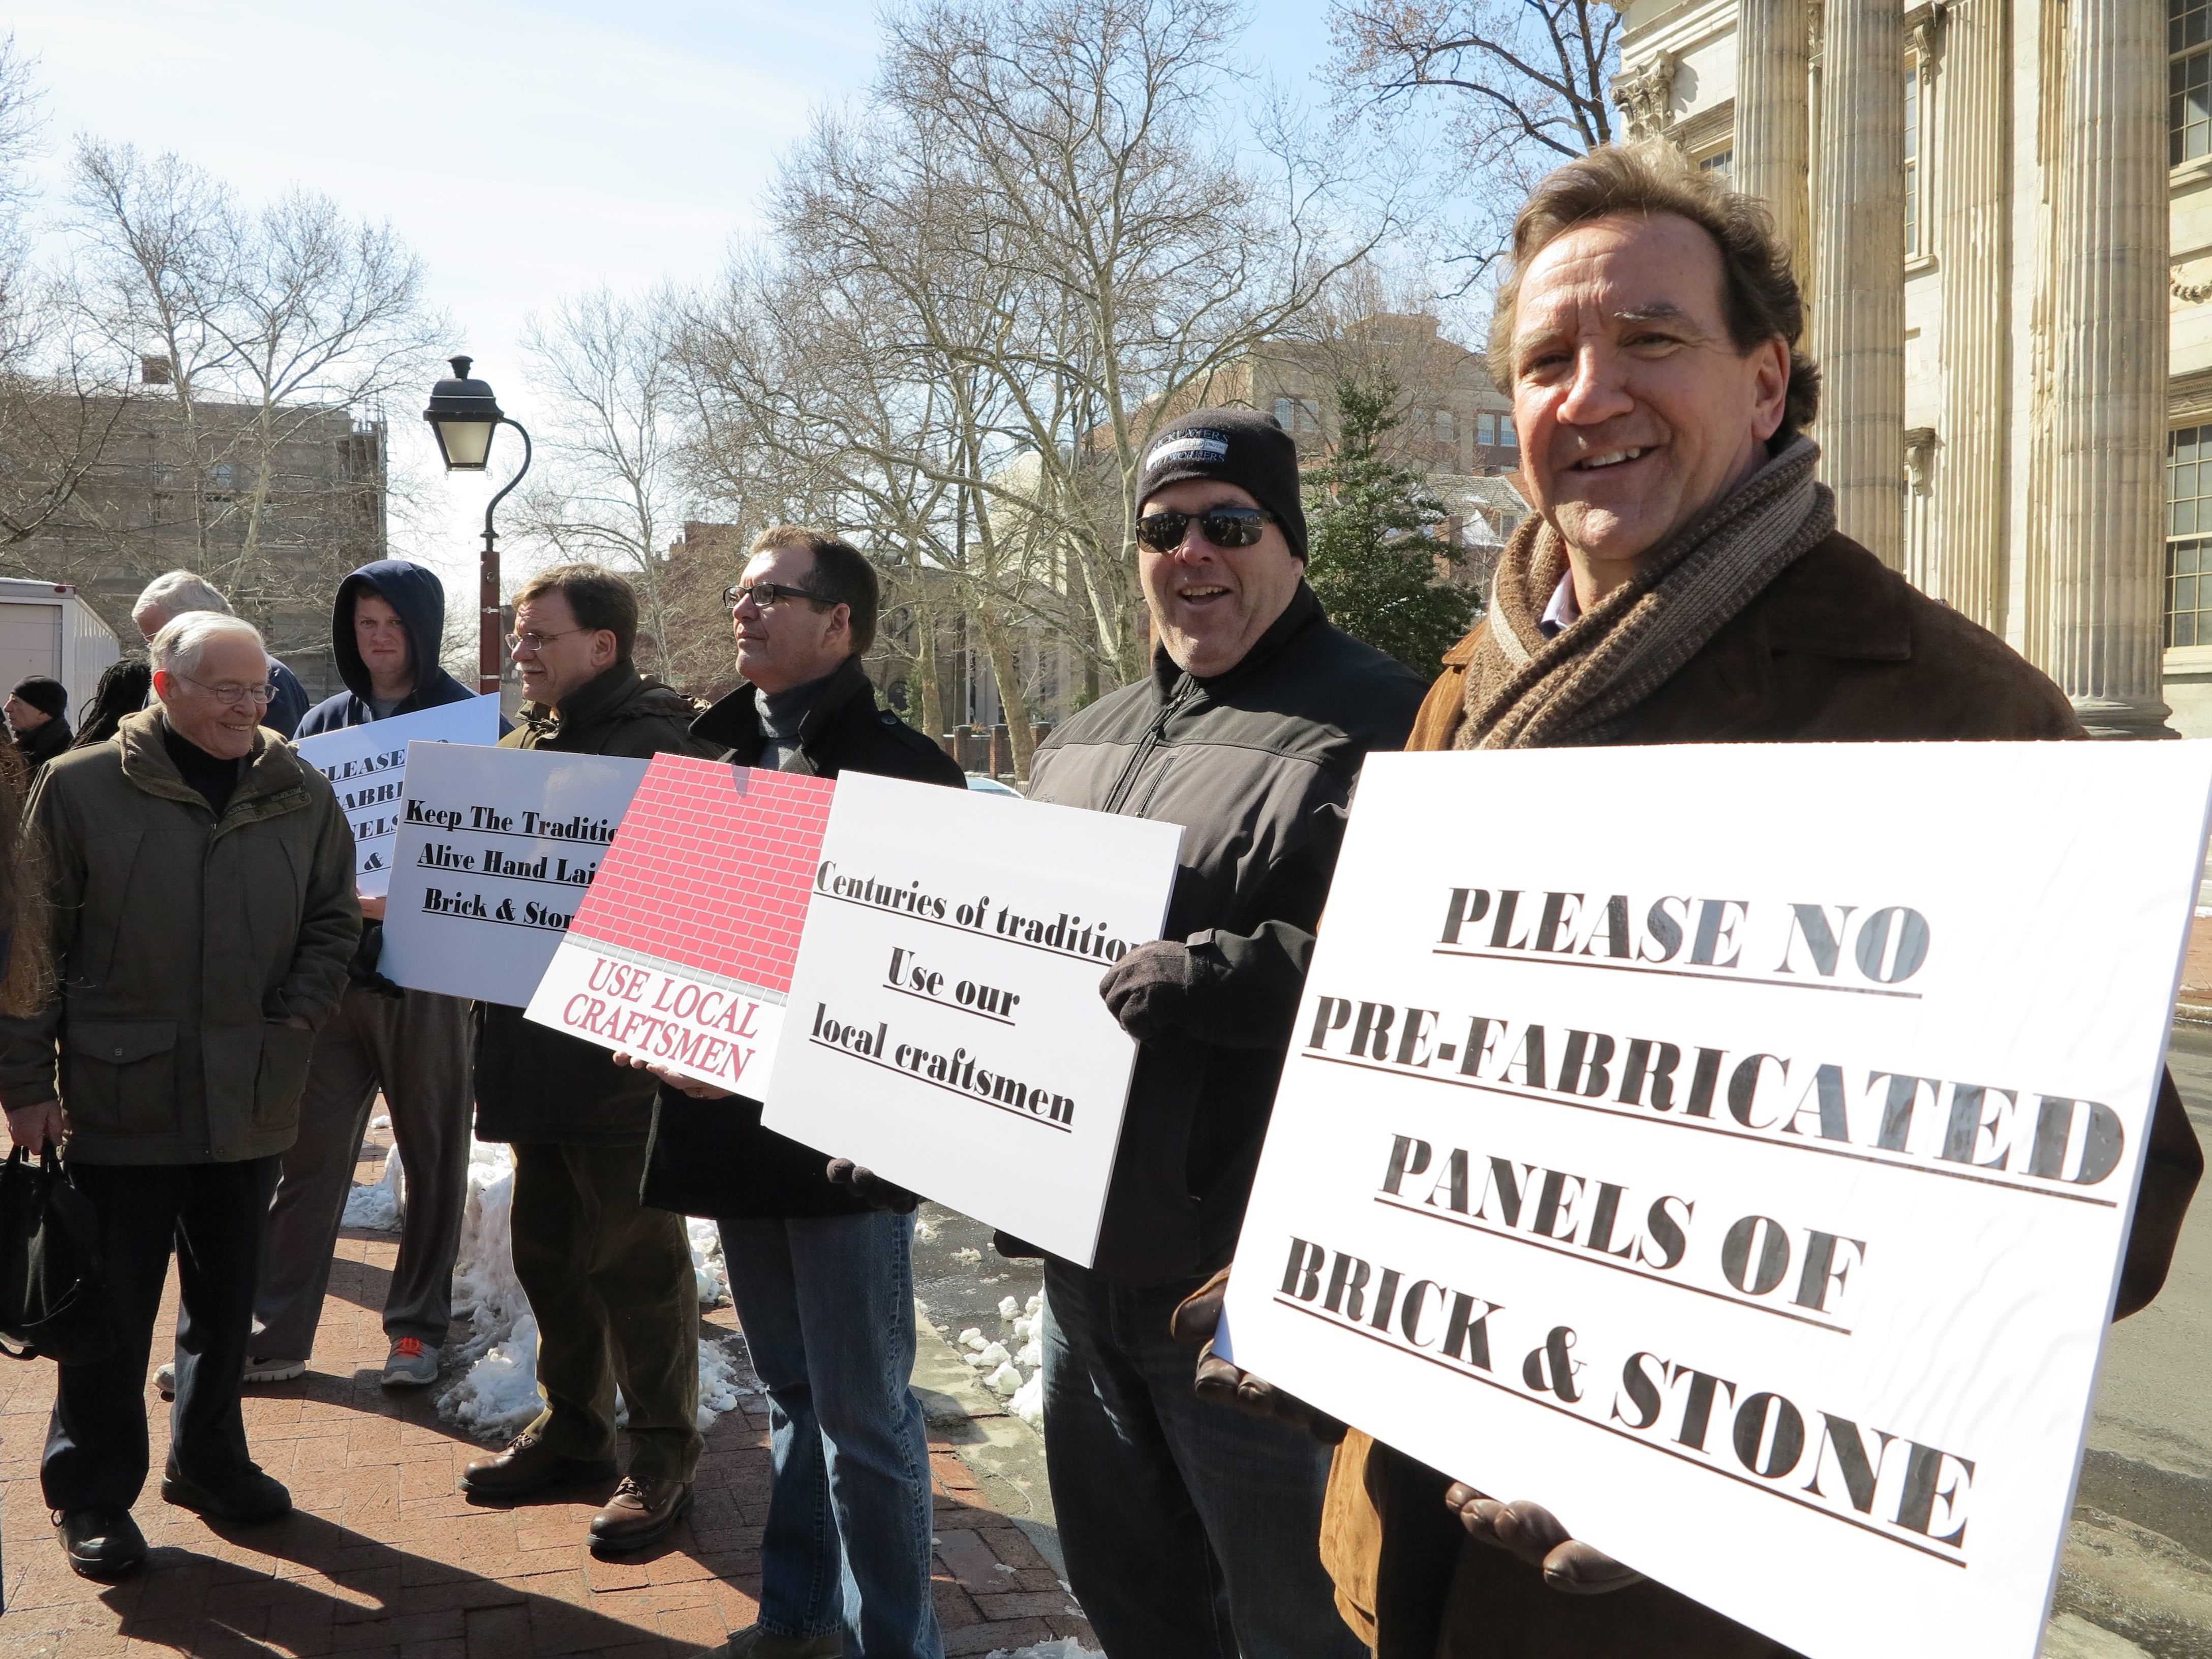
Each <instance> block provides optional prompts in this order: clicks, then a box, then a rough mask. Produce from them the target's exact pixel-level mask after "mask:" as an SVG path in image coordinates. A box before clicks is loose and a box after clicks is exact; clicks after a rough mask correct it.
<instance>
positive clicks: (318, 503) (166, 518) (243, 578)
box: [65, 138, 443, 642]
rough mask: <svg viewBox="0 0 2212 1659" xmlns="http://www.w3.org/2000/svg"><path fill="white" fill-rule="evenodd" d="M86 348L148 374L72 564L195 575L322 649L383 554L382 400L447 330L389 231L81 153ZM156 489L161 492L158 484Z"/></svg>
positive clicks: (93, 492)
mask: <svg viewBox="0 0 2212 1659" xmlns="http://www.w3.org/2000/svg"><path fill="white" fill-rule="evenodd" d="M73 196H74V202H73V207H74V213H73V216H72V219H71V222H70V230H71V232H72V233H73V237H74V246H73V260H72V264H71V267H70V271H69V273H68V279H67V283H66V287H65V293H66V296H67V302H68V305H69V307H70V311H71V313H72V314H73V319H74V323H75V331H76V337H78V338H80V339H82V340H88V341H90V342H91V343H94V345H95V346H97V347H99V348H101V349H104V350H105V352H106V354H107V355H109V356H112V357H113V358H116V359H118V360H121V361H123V362H131V363H132V364H135V365H142V366H143V380H144V381H145V382H147V383H148V384H147V385H146V386H144V387H143V390H142V409H141V411H140V417H139V418H137V419H136V420H134V421H132V422H131V423H130V424H131V427H132V428H134V430H133V431H132V433H131V438H132V441H131V444H130V445H129V446H128V448H129V450H130V451H131V453H117V446H116V445H115V444H114V443H113V442H111V443H110V445H109V446H108V449H107V453H106V456H105V457H104V458H103V460H102V462H101V464H100V468H99V469H98V473H99V474H100V475H105V477H101V476H95V477H94V480H93V481H92V485H91V487H80V488H79V489H78V490H77V491H76V496H75V498H74V501H73V503H72V513H73V517H74V519H75V523H74V525H73V526H71V528H72V529H73V531H74V532H75V534H74V536H73V538H72V539H71V545H73V546H75V547H77V548H79V549H81V550H88V551H89V552H90V553H91V555H92V556H94V557H96V558H98V559H100V560H102V561H104V562H106V564H107V565H108V566H109V567H110V568H118V567H119V568H121V569H123V570H125V571H131V572H133V573H137V572H141V571H145V570H148V569H150V568H161V567H163V566H167V565H173V564H190V565H191V566H192V567H193V568H196V569H198V570H200V571H202V572H203V573H204V574H206V575H207V576H209V577H210V580H214V581H216V583H217V585H218V586H222V587H223V588H224V590H225V591H226V592H229V593H230V594H231V595H232V597H233V599H234V602H236V603H237V604H238V605H239V607H240V610H241V611H244V612H245V613H246V614H248V615H249V616H252V617H254V618H255V619H256V620H258V621H261V622H262V623H264V626H270V625H272V624H274V625H275V628H276V632H277V634H278V636H279V638H280V639H281V638H282V637H283V634H284V632H285V631H286V624H288V623H289V625H290V626H291V628H292V629H294V630H306V638H307V641H308V642H315V641H317V637H318V636H319V632H320V629H321V627H322V625H323V623H322V618H323V617H325V616H326V614H327V604H328V596H329V593H330V591H331V586H332V585H333V583H334V581H335V580H336V578H337V575H338V574H342V573H343V570H345V569H346V568H349V567H350V566H351V565H352V564H354V563H356V562H360V559H361V557H362V556H363V555H364V554H365V553H374V551H376V550H380V548H381V545H382V541H383V526H384V513H385V501H384V495H383V492H384V489H385V477H386V474H385V465H384V459H383V455H382V453H381V451H382V428H381V422H380V420H379V419H378V418H377V416H376V411H377V409H378V406H379V404H380V399H381V398H382V397H383V396H384V395H385V394H386V393H387V392H394V391H397V390H399V389H400V388H402V387H405V388H408V389H410V390H411V389H412V387H413V386H415V385H416V383H417V382H419V380H421V379H422V376H423V374H424V373H425V371H426V368H427V366H428V361H429V357H430V354H431V347H432V344H433V342H434V341H435V338H436V337H438V335H439V334H440V333H441V332H442V331H443V324H442V322H441V319H437V318H435V317H434V316H432V315H431V314H429V313H428V311H427V309H426V307H425V305H424V302H423V298H422V264H421V262H420V261H419V260H418V259H417V258H416V256H415V255H414V254H413V253H412V252H410V251H409V250H408V248H407V247H406V246H405V245H404V243H402V242H401V241H400V240H399V239H398V236H397V235H396V234H394V233H393V232H392V229H391V228H390V227H389V226H387V225H376V224H370V223H366V222H354V221H349V220H348V219H346V218H345V217H344V216H343V215H342V214H341V213H340V212H339V210H338V209H337V205H336V204H334V203H332V202H331V201H330V200H329V199H328V198H327V197H319V196H314V195H311V194H307V193H306V192H303V191H293V192H291V193H289V194H288V195H286V196H283V197H280V198H278V199H277V200H276V201H274V202H272V203H270V204H267V205H265V206H264V207H263V208H261V209H259V210H249V209H247V208H246V207H245V206H244V205H242V204H240V202H239V201H238V200H237V198H236V197H235V196H234V193H233V192H232V191H230V190H229V189H228V187H226V186H224V185H222V184H221V183H219V182H218V181H216V179H212V178H211V177H210V176H209V175H208V174H207V173H204V172H203V171H201V170H200V169H198V168H197V167H192V166H191V165H189V164H188V163H186V162H185V161H181V160H179V158H177V157H176V156H174V155H161V156H158V157H153V158H149V157H146V156H143V155H140V154H139V153H138V152H137V150H136V149H132V148H131V147H130V146H128V145H109V144H105V143H100V142H99V141H97V140H94V139H91V138H81V139H80V140H79V141H78V144H77V150H76V158H75V167H74V191H73ZM149 486H150V487H149Z"/></svg>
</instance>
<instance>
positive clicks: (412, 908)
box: [379, 743, 646, 1008]
mask: <svg viewBox="0 0 2212 1659" xmlns="http://www.w3.org/2000/svg"><path fill="white" fill-rule="evenodd" d="M645 767H646V763H644V762H643V761H641V760H628V759H624V758H623V757H618V756H612V755H564V754H562V753H559V752H558V751H556V750H550V749H476V748H465V747H463V746H462V745H460V744H428V743H425V744H416V745H414V746H413V748H412V749H411V750H410V753H409V756H408V760H407V793H406V795H405V798H404V800H403V801H402V803H401V808H400V824H399V835H398V839H397V841H396V842H395V844H394V847H393V849H392V890H391V893H390V895H389V896H388V897H387V899H386V904H385V912H384V957H383V960H382V961H381V962H380V963H379V967H380V970H381V971H382V972H383V973H384V974H385V975H386V976H387V977H389V978H390V979H391V980H392V981H393V982H394V983H396V984H398V985H403V986H404V987H407V988H408V989H409V990H410V991H436V992H439V993H441V994H444V995H447V996H454V997H474V998H476V999H477V1000H479V1001H482V1002H502V1003H506V1004H507V1005H509V1006H513V1007H516V1008H520V1007H524V1006H527V1005H528V1003H529V1001H530V998H531V994H532V992H534V991H535V990H537V988H538V981H539V979H541V978H542V977H544V973H545V969H546V965H547V964H548V963H550V962H551V961H552V960H553V952H554V951H556V950H557V949H558V948H559V946H560V944H561V939H562V936H563V935H564V934H565V933H567V932H568V921H569V918H570V917H572V916H574V915H575V914H576V908H577V907H578V906H579V905H580V904H581V903H582V902H584V894H585V892H586V890H587V889H588V888H589V887H590V885H591V882H592V877H593V876H595V875H597V874H598V873H599V861H600V860H602V859H603V858H605V856H606V851H607V848H608V847H609V846H611V844H612V843H613V842H614V838H615V831H616V829H618V828H619V827H620V826H621V824H622V820H623V813H624V812H625V811H628V810H629V800H630V797H631V796H632V795H634V794H635V793H637V787H638V784H639V783H640V781H642V780H643V778H644V776H645Z"/></svg>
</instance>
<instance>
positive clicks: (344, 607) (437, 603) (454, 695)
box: [294, 559, 507, 738]
mask: <svg viewBox="0 0 2212 1659" xmlns="http://www.w3.org/2000/svg"><path fill="white" fill-rule="evenodd" d="M362 593H374V594H375V595H376V596H377V597H378V598H379V599H382V600H383V601H384V602H385V603H386V605H390V606H391V607H392V609H393V610H394V611H398V613H399V620H400V621H401V622H402V623H404V624H405V625H406V629H407V645H408V652H409V660H410V662H412V663H413V664H414V666H415V689H414V690H412V691H410V692H409V693H408V695H407V697H406V699H405V701H404V702H401V703H400V705H399V706H398V708H395V709H393V710H392V713H393V714H414V713H416V711H417V710H418V709H423V708H440V707H441V706H442V705H444V704H446V703H449V702H467V701H468V700H469V699H470V698H471V697H472V696H475V695H476V693H475V692H473V691H471V690H469V689H468V688H467V687H466V686H465V685H463V684H461V683H460V682H459V680H457V679H455V678H453V676H452V675H451V674H448V673H447V671H445V670H444V669H442V668H441V667H439V666H438V648H439V647H440V646H441V645H442V644H443V643H444V641H445V637H446V587H445V584H444V583H442V582H441V581H440V580H438V578H437V574H436V573H435V572H434V571H430V570H426V569H425V568H423V567H422V566H421V565H419V564H410V563H409V562H407V561H406V560H405V559H379V560H377V561H376V562H374V564H365V565H363V566H362V568H360V569H358V570H356V571H355V572H354V573H353V574H351V575H350V576H348V577H347V578H346V579H345V580H343V581H342V582H340V583H339V584H338V596H337V599H336V600H335V601H334V602H333V603H332V605H331V651H332V652H333V653H335V655H336V658H337V665H338V676H339V678H342V679H343V680H344V681H345V683H346V686H347V688H348V689H347V690H343V691H341V692H339V693H338V694H337V696H334V697H325V698H324V699H323V701H322V702H319V703H317V704H316V705H315V706H314V707H313V708H310V709H309V710H308V711H307V714H306V715H305V716H303V717H302V718H301V721H300V729H299V730H298V731H297V732H295V733H294V735H295V737H301V738H311V737H313V736H314V735H315V733H317V732H336V731H338V730H339V729H341V728H342V727H344V726H366V725H368V723H369V721H371V720H374V719H375V718H376V710H375V709H374V708H372V707H371V706H370V705H369V701H368V697H369V693H370V691H371V690H373V689H374V688H373V687H372V685H371V684H370V681H369V678H368V664H367V663H365V662H363V661H362V659H361V647H359V645H357V644H356V642H355V640H354V633H353V607H354V600H355V599H356V597H357V596H358V595H360V594H362ZM500 729H501V731H502V732H504V731H505V730H506V729H507V722H506V721H504V720H501V722H500Z"/></svg>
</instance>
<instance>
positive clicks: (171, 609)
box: [131, 570, 234, 622]
mask: <svg viewBox="0 0 2212 1659" xmlns="http://www.w3.org/2000/svg"><path fill="white" fill-rule="evenodd" d="M148 611H161V612H162V613H163V614H165V615H167V616H170V617H179V616H182V615H183V614H184V613H185V611H216V612H217V613H218V614H220V615H222V616H225V617H228V616H230V615H232V614H234V613H233V612H232V611H231V608H230V601H229V600H228V599H225V598H223V596H222V594H221V593H219V592H216V589H215V585H214V584H213V583H211V582H210V581H209V580H208V579H207V578H206V577H204V576H202V575H199V574H196V573H195V572H192V571H190V570H171V571H167V572H165V573H164V574H161V575H159V576H156V577H155V578H154V580H152V581H150V582H148V583H147V584H146V590H145V592H143V593H141V594H139V596H138V599H137V603H135V604H134V605H131V621H133V622H136V621H137V620H138V618H139V617H143V616H144V615H145V614H146V613H147V612H148Z"/></svg>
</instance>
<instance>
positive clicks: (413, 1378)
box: [384, 1336, 438, 1389]
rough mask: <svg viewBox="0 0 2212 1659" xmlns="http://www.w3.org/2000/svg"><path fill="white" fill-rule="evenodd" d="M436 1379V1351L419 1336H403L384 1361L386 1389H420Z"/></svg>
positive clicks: (394, 1344) (393, 1345)
mask: <svg viewBox="0 0 2212 1659" xmlns="http://www.w3.org/2000/svg"><path fill="white" fill-rule="evenodd" d="M437 1380H438V1351H437V1350H436V1349H435V1348H434V1347H432V1346H429V1344H428V1343H426V1342H424V1341H422V1340H421V1339H420V1338H419V1337H412V1336H403V1337H401V1338H400V1339H399V1340H398V1341H397V1342H395V1343H393V1344H392V1356H391V1358H388V1359H386V1361H385V1362H384V1386H385V1387H386V1388H387V1389H420V1388H423V1387H426V1386H428V1384H430V1383H435V1382H436V1381H437Z"/></svg>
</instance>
